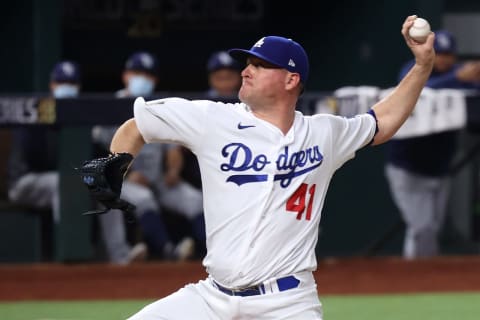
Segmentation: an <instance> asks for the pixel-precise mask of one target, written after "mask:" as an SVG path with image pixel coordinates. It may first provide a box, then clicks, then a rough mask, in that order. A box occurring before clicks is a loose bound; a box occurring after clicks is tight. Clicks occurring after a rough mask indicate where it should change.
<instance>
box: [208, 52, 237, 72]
mask: <svg viewBox="0 0 480 320" xmlns="http://www.w3.org/2000/svg"><path fill="white" fill-rule="evenodd" d="M220 69H233V70H239V71H240V70H242V69H243V66H242V65H241V64H240V63H239V62H238V61H237V60H235V59H233V58H232V56H230V55H229V54H228V52H227V51H218V52H214V53H212V55H210V57H209V58H208V62H207V71H208V72H214V71H217V70H220Z"/></svg>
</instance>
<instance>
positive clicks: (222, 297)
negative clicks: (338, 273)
mask: <svg viewBox="0 0 480 320" xmlns="http://www.w3.org/2000/svg"><path fill="white" fill-rule="evenodd" d="M295 277H296V278H297V279H299V280H300V284H299V286H298V287H297V288H294V289H289V290H286V291H282V292H279V291H278V290H277V291H276V292H275V291H274V292H273V293H272V292H270V293H266V294H262V295H255V296H247V297H240V296H230V295H227V294H225V293H223V292H221V291H220V290H218V289H217V288H216V287H215V285H214V283H213V279H212V278H207V279H206V280H201V281H199V282H198V283H196V284H189V285H187V286H185V287H183V288H182V289H180V290H178V291H177V292H175V293H173V294H171V295H169V296H167V297H165V298H163V299H160V300H158V301H156V302H153V303H151V304H149V305H147V306H146V307H144V308H143V309H142V310H140V311H139V312H138V313H136V314H134V315H133V316H132V317H130V318H129V319H128V320H185V319H195V320H252V319H255V320H281V319H285V320H286V319H288V320H322V306H321V303H320V301H319V300H318V293H317V286H316V284H315V280H314V278H313V275H312V273H311V272H302V273H299V274H295Z"/></svg>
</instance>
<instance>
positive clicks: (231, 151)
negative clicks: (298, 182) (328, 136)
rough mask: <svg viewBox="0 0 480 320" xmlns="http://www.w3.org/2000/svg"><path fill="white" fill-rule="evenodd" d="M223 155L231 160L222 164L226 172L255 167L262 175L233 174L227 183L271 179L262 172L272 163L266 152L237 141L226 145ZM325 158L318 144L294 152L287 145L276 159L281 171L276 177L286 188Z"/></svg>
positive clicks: (316, 166)
mask: <svg viewBox="0 0 480 320" xmlns="http://www.w3.org/2000/svg"><path fill="white" fill-rule="evenodd" d="M222 156H223V157H224V158H225V159H226V160H227V162H225V163H222V164H221V165H220V169H221V170H222V171H225V172H229V171H233V172H245V171H247V170H253V171H255V172H259V173H258V174H233V175H231V176H229V177H228V178H227V182H233V183H236V184H237V185H239V186H240V185H242V184H244V183H250V182H262V181H267V178H268V175H267V174H262V173H261V171H262V170H263V169H264V168H265V167H266V166H268V165H271V164H272V161H271V160H269V159H268V158H267V156H266V155H264V154H258V155H255V154H253V152H252V149H250V148H249V147H248V146H247V145H245V144H243V143H238V142H234V143H230V144H227V145H226V146H224V147H223V148H222ZM322 161H323V155H322V154H321V153H320V150H319V148H318V146H313V147H310V148H306V149H305V150H300V151H297V152H291V151H290V150H289V149H288V147H285V148H284V149H283V152H282V153H280V154H279V155H278V157H277V159H275V161H274V163H275V166H276V169H277V170H278V171H280V172H281V173H278V174H276V175H275V176H274V178H273V179H274V180H279V181H280V186H281V187H282V188H286V187H288V186H289V185H290V183H291V182H292V179H293V178H295V177H298V176H300V175H303V174H306V173H307V172H310V171H312V170H314V169H316V168H318V167H319V166H320V164H321V163H322Z"/></svg>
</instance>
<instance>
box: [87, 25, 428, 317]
mask: <svg viewBox="0 0 480 320" xmlns="http://www.w3.org/2000/svg"><path fill="white" fill-rule="evenodd" d="M414 19H415V16H410V17H408V18H407V19H406V20H405V22H404V24H403V28H402V34H403V36H404V38H405V41H406V44H407V45H408V46H409V48H410V49H411V51H412V53H413V54H414V56H415V59H416V63H415V65H414V66H413V67H412V69H411V70H410V72H409V74H408V75H407V76H406V77H405V78H404V79H403V80H402V82H401V83H399V85H398V87H397V88H396V90H394V91H393V92H392V94H391V95H390V96H388V97H387V98H385V99H384V100H382V101H380V102H379V103H377V104H376V105H374V106H373V107H372V109H371V110H370V111H369V112H368V113H366V114H362V115H358V116H356V117H353V118H343V117H339V116H334V115H322V114H319V115H314V116H304V115H302V113H300V112H298V111H296V110H295V105H296V103H297V100H298V97H299V96H300V94H302V92H303V90H304V86H305V84H306V81H307V77H308V71H309V63H308V58H307V54H306V53H305V51H304V49H303V48H302V46H301V45H300V44H298V43H297V42H295V41H293V40H291V39H286V38H283V37H278V36H267V37H264V38H262V39H260V40H259V41H257V42H256V43H255V44H254V45H253V46H252V47H251V49H249V50H244V49H232V50H230V51H229V53H230V54H231V55H232V56H233V57H234V58H236V59H239V60H243V61H246V66H245V68H244V69H243V71H242V79H243V82H242V87H241V89H240V92H239V98H240V101H241V103H234V104H228V103H220V102H214V101H207V100H201V101H200V100H196V101H191V100H185V99H181V98H167V99H161V100H155V101H148V102H146V101H145V100H144V99H143V98H137V100H136V101H135V103H134V118H132V119H130V120H128V121H126V122H125V123H124V124H123V125H122V126H121V127H120V128H119V129H118V131H117V132H116V134H115V136H114V137H113V140H112V143H111V152H112V155H111V156H110V160H108V158H107V159H105V160H102V161H104V162H107V163H112V164H114V168H113V170H109V166H108V165H106V166H102V169H101V170H91V165H90V162H88V161H87V162H86V163H85V165H86V166H87V167H89V168H90V169H89V170H85V172H84V173H82V175H83V180H84V182H85V184H86V185H87V186H88V187H89V189H90V190H91V191H92V194H93V195H94V196H96V197H97V199H99V200H100V201H103V202H104V203H106V204H107V205H108V204H113V205H114V206H115V207H120V208H121V207H124V206H126V205H125V204H124V203H123V202H119V201H118V199H119V198H118V195H119V190H118V189H119V188H118V185H119V184H120V183H121V177H122V176H123V174H124V173H125V170H126V167H127V166H128V165H129V163H130V162H131V161H132V158H134V157H135V156H136V155H137V154H138V152H139V151H140V149H141V148H142V146H143V145H144V144H145V143H160V142H175V143H181V144H183V145H185V146H186V147H188V148H189V149H191V150H192V151H193V152H194V153H195V154H196V156H197V158H198V161H199V165H200V170H201V173H202V183H203V190H204V209H205V222H206V237H207V254H206V256H205V258H204V260H203V264H204V266H205V268H206V270H207V272H208V277H207V278H206V279H203V280H200V281H199V282H197V283H195V284H189V285H187V286H185V287H184V288H182V289H180V290H179V291H177V292H175V293H173V294H171V295H169V296H167V297H165V298H162V299H160V300H158V301H156V302H154V303H152V304H150V305H148V306H146V307H145V308H143V309H142V310H140V311H139V312H138V313H136V314H135V315H133V316H132V317H131V318H130V319H131V320H137V319H142V320H145V319H148V320H153V319H156V320H160V319H169V320H185V319H201V320H207V319H215V320H225V319H276V320H278V319H290V320H291V319H311V320H313V319H322V308H321V303H320V301H319V299H318V294H317V289H316V284H315V280H314V277H313V275H312V272H313V271H314V270H315V269H316V266H317V262H316V257H315V246H316V243H317V236H318V229H319V223H320V218H321V210H322V206H323V203H324V199H325V195H326V192H327V188H328V185H329V182H330V179H331V178H332V176H333V174H334V172H335V171H336V170H337V169H338V168H340V167H341V166H342V165H343V164H344V163H345V162H346V161H347V160H349V159H351V158H353V157H354V155H355V152H356V151H357V150H358V149H360V148H362V147H364V146H366V145H369V144H372V145H377V144H380V143H383V142H385V141H387V140H388V139H389V138H390V137H391V136H392V135H393V134H394V133H395V132H396V131H397V129H398V128H399V127H400V126H401V124H402V123H403V122H404V121H405V119H406V118H407V117H408V115H409V114H410V113H411V111H412V109H413V108H414V106H415V104H416V101H417V99H418V97H419V95H420V92H421V90H422V88H423V86H424V84H425V82H426V80H427V79H428V76H429V74H430V72H431V70H432V63H433V59H434V56H435V53H434V50H433V39H434V35H433V33H431V34H430V35H429V36H428V39H427V41H426V42H425V43H418V42H415V41H414V40H412V39H410V38H409V36H408V30H409V28H410V27H411V25H412V23H413V20H414ZM129 155H131V156H129ZM111 158H114V159H117V160H116V161H112V160H111ZM97 163H98V159H97ZM94 166H96V165H94ZM104 171H105V173H106V175H104V174H102V172H104ZM112 183H114V184H115V185H112ZM102 190H105V192H103V191H102Z"/></svg>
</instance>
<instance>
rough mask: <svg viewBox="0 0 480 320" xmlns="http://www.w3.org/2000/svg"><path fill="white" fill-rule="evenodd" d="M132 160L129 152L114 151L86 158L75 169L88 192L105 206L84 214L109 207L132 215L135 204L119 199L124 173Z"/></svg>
mask: <svg viewBox="0 0 480 320" xmlns="http://www.w3.org/2000/svg"><path fill="white" fill-rule="evenodd" d="M132 160H133V156H132V155H131V154H129V153H114V154H110V155H109V156H108V157H105V158H98V159H93V160H87V161H85V162H84V163H83V165H82V166H81V167H80V168H78V169H77V170H78V171H79V173H80V176H81V178H82V182H83V183H84V184H85V185H86V186H87V188H88V191H89V192H90V194H91V195H92V196H93V197H94V198H95V199H96V200H97V201H98V202H100V203H101V204H103V205H104V206H105V209H104V210H94V211H88V212H85V213H84V214H102V213H106V212H107V211H108V210H110V209H120V210H122V211H123V212H125V213H127V214H129V215H132V214H133V211H134V210H135V206H134V205H133V204H131V203H129V202H127V201H125V200H123V199H120V193H121V191H122V183H123V178H124V176H125V173H126V172H127V169H128V167H129V165H130V163H131V162H132Z"/></svg>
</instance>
